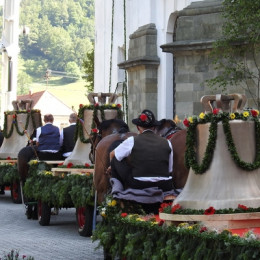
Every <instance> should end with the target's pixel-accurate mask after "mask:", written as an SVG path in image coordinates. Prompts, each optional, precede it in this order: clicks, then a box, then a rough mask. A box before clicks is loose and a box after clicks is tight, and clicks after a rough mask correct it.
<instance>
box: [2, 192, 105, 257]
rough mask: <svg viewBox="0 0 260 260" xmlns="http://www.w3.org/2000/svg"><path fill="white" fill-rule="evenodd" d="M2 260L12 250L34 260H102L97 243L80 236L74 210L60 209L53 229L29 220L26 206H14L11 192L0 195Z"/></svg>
mask: <svg viewBox="0 0 260 260" xmlns="http://www.w3.org/2000/svg"><path fill="white" fill-rule="evenodd" d="M0 234H1V237H0V258H1V257H3V256H4V254H6V253H9V252H10V251H11V250H12V249H14V250H16V249H17V250H19V255H20V256H22V255H26V256H33V257H34V259H35V260H83V259H84V260H91V259H93V260H95V259H97V260H101V259H104V258H103V251H102V249H98V250H95V248H96V246H97V244H98V243H96V242H95V243H93V242H92V240H91V238H86V237H81V236H80V235H79V234H78V231H77V224H76V216H75V209H67V210H66V209H61V211H60V212H59V215H57V216H52V217H51V222H50V226H40V225H39V223H38V221H37V220H28V219H27V218H26V216H25V212H24V206H23V205H22V204H14V203H13V202H12V200H11V196H10V191H6V194H5V195H0Z"/></svg>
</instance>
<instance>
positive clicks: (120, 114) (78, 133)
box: [75, 103, 123, 143]
mask: <svg viewBox="0 0 260 260" xmlns="http://www.w3.org/2000/svg"><path fill="white" fill-rule="evenodd" d="M86 109H87V110H93V117H92V124H91V129H92V130H91V133H89V135H90V136H91V135H95V134H97V129H96V124H95V121H94V118H95V117H96V116H97V114H98V111H100V113H101V120H102V121H103V120H105V112H104V111H105V110H107V109H113V110H116V111H117V118H119V119H122V118H123V111H122V110H121V105H120V104H112V105H111V104H106V105H99V104H98V103H96V104H95V105H82V104H80V106H79V111H78V118H79V120H78V122H77V125H76V133H75V138H76V140H77V138H78V137H79V139H80V141H81V142H82V143H90V142H91V139H90V137H89V138H85V137H84V127H83V124H84V122H83V118H84V111H85V110H86Z"/></svg>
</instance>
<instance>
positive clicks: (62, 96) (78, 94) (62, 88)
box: [30, 80, 89, 111]
mask: <svg viewBox="0 0 260 260" xmlns="http://www.w3.org/2000/svg"><path fill="white" fill-rule="evenodd" d="M85 85H86V81H84V80H78V81H77V82H74V83H70V84H64V83H62V81H57V80H56V81H53V82H51V81H50V82H48V85H47V84H46V83H45V84H43V83H32V84H31V86H30V89H31V91H32V93H35V92H39V91H43V90H47V91H49V92H50V93H51V94H52V95H54V96H55V97H57V98H58V99H59V100H61V101H62V102H63V103H64V104H66V105H67V106H68V107H72V106H74V108H75V109H76V111H77V110H78V108H79V104H84V105H85V104H88V103H89V102H88V98H87V96H86V94H87V88H86V87H84V86H85Z"/></svg>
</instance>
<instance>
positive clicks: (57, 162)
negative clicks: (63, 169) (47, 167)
mask: <svg viewBox="0 0 260 260" xmlns="http://www.w3.org/2000/svg"><path fill="white" fill-rule="evenodd" d="M43 162H45V163H47V164H61V163H64V161H43Z"/></svg>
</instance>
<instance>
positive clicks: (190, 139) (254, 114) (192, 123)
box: [183, 109, 260, 174]
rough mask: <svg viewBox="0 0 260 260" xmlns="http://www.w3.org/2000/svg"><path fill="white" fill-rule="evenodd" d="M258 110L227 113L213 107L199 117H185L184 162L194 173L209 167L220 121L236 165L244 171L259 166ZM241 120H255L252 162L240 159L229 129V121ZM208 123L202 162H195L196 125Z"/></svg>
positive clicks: (259, 124)
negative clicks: (253, 156) (254, 148)
mask: <svg viewBox="0 0 260 260" xmlns="http://www.w3.org/2000/svg"><path fill="white" fill-rule="evenodd" d="M258 116H259V111H258V110H255V109H252V110H248V111H244V112H243V113H227V112H221V113H220V112H219V109H214V110H213V113H209V114H204V113H201V114H200V115H199V117H196V116H193V117H189V118H185V119H184V121H183V124H184V125H185V126H186V127H187V128H188V131H187V137H186V147H187V149H186V153H185V164H186V166H187V167H188V168H189V167H191V168H192V169H193V170H194V172H195V173H196V174H202V173H204V172H205V171H207V169H208V168H209V166H210V164H211V161H212V158H213V155H214V150H215V147H216V140H217V127H218V122H220V121H222V125H223V130H224V134H225V137H226V143H227V146H228V150H229V151H230V153H231V157H232V159H233V160H234V162H235V163H236V165H237V166H238V167H240V168H242V169H244V170H246V171H252V170H255V169H257V168H259V167H260V123H259V117H258ZM230 120H231V121H232V120H243V121H254V122H255V140H256V156H255V160H254V162H253V163H247V162H245V161H243V160H241V159H240V157H239V155H238V153H237V150H236V147H235V144H234V141H233V137H232V133H231V129H230V124H229V121H230ZM206 123H210V127H209V139H208V144H207V147H206V152H205V154H204V157H203V159H202V163H201V164H200V165H199V164H198V162H197V156H196V150H195V143H196V127H197V125H198V124H206Z"/></svg>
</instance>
